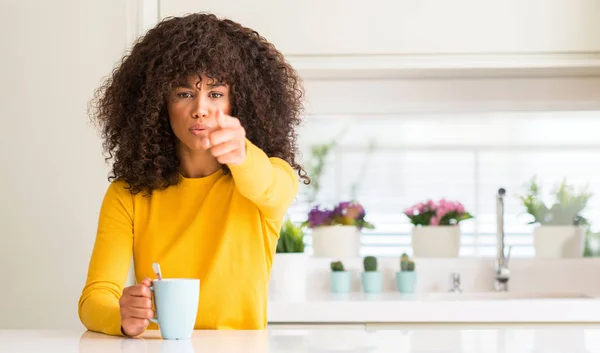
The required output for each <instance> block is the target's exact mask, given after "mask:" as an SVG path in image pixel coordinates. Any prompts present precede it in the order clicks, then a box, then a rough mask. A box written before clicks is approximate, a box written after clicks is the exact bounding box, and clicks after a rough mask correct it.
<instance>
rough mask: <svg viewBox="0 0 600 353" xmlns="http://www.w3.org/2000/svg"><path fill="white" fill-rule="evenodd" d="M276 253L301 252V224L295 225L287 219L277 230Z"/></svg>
mask: <svg viewBox="0 0 600 353" xmlns="http://www.w3.org/2000/svg"><path fill="white" fill-rule="evenodd" d="M276 252H277V253H303V252H304V231H303V230H302V227H301V226H296V225H295V224H294V223H293V222H292V221H290V220H289V219H287V220H286V221H285V222H284V223H283V225H282V226H281V230H280V231H279V240H277V249H276Z"/></svg>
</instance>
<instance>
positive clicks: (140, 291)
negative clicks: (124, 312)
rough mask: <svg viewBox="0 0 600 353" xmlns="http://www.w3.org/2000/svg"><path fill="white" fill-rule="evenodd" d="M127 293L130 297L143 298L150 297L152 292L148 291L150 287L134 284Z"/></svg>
mask: <svg viewBox="0 0 600 353" xmlns="http://www.w3.org/2000/svg"><path fill="white" fill-rule="evenodd" d="M127 294H129V295H130V296H132V297H145V298H151V297H152V293H151V292H150V287H148V286H145V285H143V284H136V285H135V286H133V287H131V290H130V291H129V292H128V293H127Z"/></svg>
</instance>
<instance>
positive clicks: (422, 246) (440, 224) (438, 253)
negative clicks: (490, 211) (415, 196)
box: [404, 199, 473, 257]
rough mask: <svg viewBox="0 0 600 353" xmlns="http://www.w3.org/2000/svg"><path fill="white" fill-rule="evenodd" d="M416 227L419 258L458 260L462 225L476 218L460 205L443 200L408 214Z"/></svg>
mask: <svg viewBox="0 0 600 353" xmlns="http://www.w3.org/2000/svg"><path fill="white" fill-rule="evenodd" d="M404 214H405V215H406V217H408V219H409V220H410V222H411V224H412V225H413V229H412V243H411V244H412V248H413V254H414V256H415V257H457V256H458V252H459V249H460V236H461V231H460V222H462V221H465V220H468V219H471V218H473V215H471V214H470V213H469V212H467V211H466V210H465V207H464V206H463V205H462V204H461V203H460V202H458V201H448V200H446V199H440V200H438V201H433V200H427V201H426V202H419V203H417V204H415V205H413V206H411V207H409V208H407V209H405V210H404Z"/></svg>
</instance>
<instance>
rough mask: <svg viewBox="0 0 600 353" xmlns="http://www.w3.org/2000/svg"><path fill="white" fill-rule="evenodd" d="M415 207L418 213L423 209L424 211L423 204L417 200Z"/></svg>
mask: <svg viewBox="0 0 600 353" xmlns="http://www.w3.org/2000/svg"><path fill="white" fill-rule="evenodd" d="M415 208H416V209H417V211H419V213H423V211H425V204H424V203H422V202H419V203H418V204H417V205H416V206H415Z"/></svg>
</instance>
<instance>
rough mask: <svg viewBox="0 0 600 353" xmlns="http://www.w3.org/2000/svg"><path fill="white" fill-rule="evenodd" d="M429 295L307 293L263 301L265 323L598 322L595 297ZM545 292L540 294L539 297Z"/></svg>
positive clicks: (599, 311) (598, 307)
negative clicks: (267, 312) (265, 304)
mask: <svg viewBox="0 0 600 353" xmlns="http://www.w3.org/2000/svg"><path fill="white" fill-rule="evenodd" d="M477 295H478V294H469V293H466V294H463V295H462V296H460V297H457V298H458V300H456V298H455V299H452V298H448V297H446V294H444V293H442V294H441V297H437V296H436V295H435V294H433V295H406V294H400V293H393V292H389V293H381V294H376V295H367V294H363V293H351V294H346V295H336V294H331V293H320V294H313V295H311V296H310V297H308V298H296V299H286V300H278V299H275V298H273V299H271V300H269V306H268V309H269V322H270V323H410V322H420V323H422V322H426V323H431V322H439V323H452V322H454V323H472V322H479V323H531V322H540V323H549V322H550V323H600V299H598V298H594V297H577V296H576V295H573V296H572V297H570V296H569V295H565V296H564V297H563V296H562V294H560V293H557V294H556V295H555V296H550V297H549V298H543V297H536V295H535V294H518V293H514V294H513V293H507V294H503V293H497V294H495V293H483V294H482V295H483V296H484V297H483V298H482V297H478V296H477ZM544 295H546V294H542V295H541V296H544Z"/></svg>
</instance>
